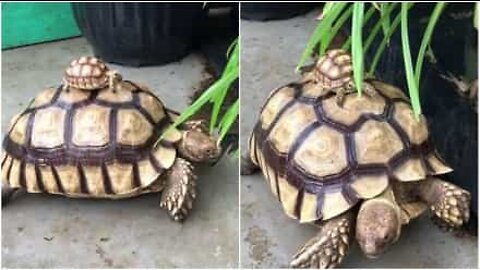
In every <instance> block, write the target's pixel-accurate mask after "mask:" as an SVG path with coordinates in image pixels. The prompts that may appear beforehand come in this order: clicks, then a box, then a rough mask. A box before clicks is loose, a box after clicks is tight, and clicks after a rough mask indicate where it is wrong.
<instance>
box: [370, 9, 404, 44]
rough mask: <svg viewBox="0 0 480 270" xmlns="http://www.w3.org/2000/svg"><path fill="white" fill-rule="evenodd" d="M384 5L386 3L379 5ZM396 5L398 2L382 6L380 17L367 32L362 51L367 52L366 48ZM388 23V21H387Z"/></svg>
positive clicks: (388, 18)
mask: <svg viewBox="0 0 480 270" xmlns="http://www.w3.org/2000/svg"><path fill="white" fill-rule="evenodd" d="M385 5H386V4H382V5H381V7H385ZM397 5H398V3H393V4H390V5H388V7H386V8H384V11H383V14H382V16H381V17H380V19H379V20H378V21H377V23H376V24H375V25H374V26H373V28H372V30H370V33H369V34H368V37H367V39H366V41H365V46H364V48H363V52H364V53H366V52H368V49H369V48H370V45H371V44H372V42H373V40H374V39H375V37H376V36H377V35H378V33H379V32H380V29H382V27H383V26H384V22H385V21H387V20H390V13H392V11H393V10H394V9H395V8H396V7H397ZM388 24H390V23H389V22H388ZM389 27H390V26H389ZM387 32H388V29H387ZM384 36H385V34H384Z"/></svg>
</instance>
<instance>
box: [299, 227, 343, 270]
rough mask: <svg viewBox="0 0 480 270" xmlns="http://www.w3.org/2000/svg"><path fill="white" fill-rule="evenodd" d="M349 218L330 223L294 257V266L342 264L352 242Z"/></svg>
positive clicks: (320, 266) (323, 266) (325, 266)
mask: <svg viewBox="0 0 480 270" xmlns="http://www.w3.org/2000/svg"><path fill="white" fill-rule="evenodd" d="M350 230H351V226H350V221H349V219H348V218H341V219H339V220H335V221H334V222H333V223H330V224H328V226H325V228H323V229H322V231H321V232H320V233H319V234H318V235H317V236H315V237H314V238H312V239H311V240H310V241H308V242H307V243H306V244H305V245H304V246H303V248H302V249H301V250H300V251H299V252H298V253H297V254H296V255H295V256H294V257H293V260H292V262H291V263H290V266H291V267H294V268H333V267H335V266H337V265H338V264H340V262H341V261H342V259H343V257H344V256H345V254H346V252H347V250H348V248H349V245H350V242H351V237H352V233H351V231H350Z"/></svg>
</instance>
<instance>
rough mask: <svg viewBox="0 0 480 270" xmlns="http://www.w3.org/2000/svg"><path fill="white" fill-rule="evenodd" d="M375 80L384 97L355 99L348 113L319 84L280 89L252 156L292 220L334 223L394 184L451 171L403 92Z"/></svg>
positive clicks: (257, 132)
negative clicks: (345, 213)
mask: <svg viewBox="0 0 480 270" xmlns="http://www.w3.org/2000/svg"><path fill="white" fill-rule="evenodd" d="M370 83H371V84H372V85H373V87H374V88H375V91H376V92H377V93H378V95H375V97H368V96H366V95H362V96H358V95H348V96H347V97H346V98H345V102H344V104H343V108H341V107H339V106H338V105H337V103H336V97H335V95H332V94H328V95H326V94H324V92H325V91H324V89H323V88H322V87H319V86H318V84H317V83H316V82H312V81H302V82H297V83H291V84H289V85H286V86H284V87H280V88H278V89H275V90H274V91H272V93H271V94H270V96H269V97H268V99H267V101H266V103H265V104H264V105H263V107H262V110H261V114H260V117H259V121H258V122H257V124H256V126H255V128H254V131H253V133H252V136H251V137H250V140H249V148H250V156H251V159H252V161H253V162H254V163H255V164H256V165H258V166H259V167H260V168H261V170H262V172H263V174H264V176H265V179H266V181H267V183H268V184H269V186H270V188H271V190H272V192H273V193H274V195H275V196H276V197H277V198H278V200H279V201H280V202H281V204H282V206H283V209H284V211H285V212H286V214H287V215H288V216H290V217H292V218H295V219H298V220H299V221H300V222H312V221H317V220H327V219H329V218H332V217H335V216H337V215H339V214H341V213H343V212H345V211H346V210H348V209H350V208H351V207H353V206H354V205H355V204H356V203H357V202H359V200H361V199H368V198H372V197H375V196H377V195H379V194H381V193H382V192H383V191H384V190H385V189H386V188H387V187H388V186H389V185H390V184H391V183H394V182H395V183H401V182H408V181H419V180H422V179H425V177H426V176H427V175H436V174H443V173H447V172H449V171H451V169H450V168H449V167H448V166H447V165H446V164H445V163H444V162H443V161H442V160H441V159H440V158H439V156H438V155H437V153H436V151H435V149H434V148H433V147H432V145H431V143H430V142H429V140H428V130H427V123H426V120H425V118H424V117H423V116H421V118H420V121H417V120H416V119H415V118H414V116H413V112H412V109H411V107H410V104H409V101H408V98H407V97H406V96H405V95H404V94H403V93H402V91H401V90H400V89H398V88H395V87H393V86H391V85H388V84H385V83H382V82H379V81H371V82H370Z"/></svg>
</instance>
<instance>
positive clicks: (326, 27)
mask: <svg viewBox="0 0 480 270" xmlns="http://www.w3.org/2000/svg"><path fill="white" fill-rule="evenodd" d="M346 5H347V3H335V4H334V5H332V6H331V8H330V10H329V11H328V13H327V14H326V15H325V17H324V18H323V19H322V20H321V21H320V22H319V23H318V25H317V27H316V28H315V31H314V32H313V34H312V35H311V36H310V39H309V40H308V42H307V46H306V47H305V49H304V50H303V53H302V55H301V57H300V60H299V62H298V65H297V67H296V68H295V71H296V72H299V71H300V67H301V66H303V64H304V63H305V61H306V60H307V59H308V58H309V57H310V54H311V53H312V52H313V48H314V47H315V45H317V44H318V42H319V41H320V40H322V38H323V37H324V36H325V35H326V33H327V32H328V31H330V28H331V27H332V23H333V22H334V21H335V19H337V18H338V16H339V14H340V13H341V12H342V10H343V9H344V8H345V6H346Z"/></svg>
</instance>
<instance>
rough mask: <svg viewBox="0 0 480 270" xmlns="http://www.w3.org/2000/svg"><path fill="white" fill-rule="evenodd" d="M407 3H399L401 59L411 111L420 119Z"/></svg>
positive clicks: (418, 95)
mask: <svg viewBox="0 0 480 270" xmlns="http://www.w3.org/2000/svg"><path fill="white" fill-rule="evenodd" d="M408 8H409V5H408V3H402V4H401V12H400V13H401V29H400V32H401V36H402V51H403V60H404V64H405V74H406V76H407V85H408V92H409V95H410V101H411V103H412V107H413V113H414V115H415V119H417V121H419V120H420V114H421V113H422V110H421V106H420V94H419V91H418V85H417V81H416V80H415V75H414V72H413V65H412V54H411V52H410V42H409V38H408Z"/></svg>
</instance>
